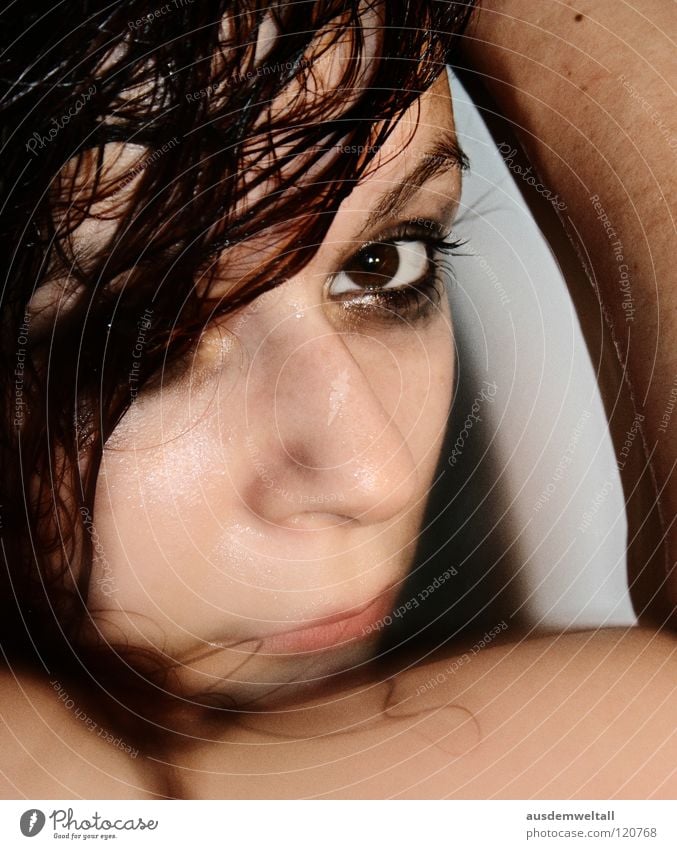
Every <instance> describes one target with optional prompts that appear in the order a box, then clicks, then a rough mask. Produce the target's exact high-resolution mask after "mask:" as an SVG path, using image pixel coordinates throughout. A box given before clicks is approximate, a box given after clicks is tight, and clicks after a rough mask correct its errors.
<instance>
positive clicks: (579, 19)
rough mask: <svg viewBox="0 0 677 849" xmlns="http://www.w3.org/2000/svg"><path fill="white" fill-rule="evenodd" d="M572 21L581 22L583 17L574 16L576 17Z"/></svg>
mask: <svg viewBox="0 0 677 849" xmlns="http://www.w3.org/2000/svg"><path fill="white" fill-rule="evenodd" d="M574 20H575V21H582V20H583V15H576V16H575V17H574Z"/></svg>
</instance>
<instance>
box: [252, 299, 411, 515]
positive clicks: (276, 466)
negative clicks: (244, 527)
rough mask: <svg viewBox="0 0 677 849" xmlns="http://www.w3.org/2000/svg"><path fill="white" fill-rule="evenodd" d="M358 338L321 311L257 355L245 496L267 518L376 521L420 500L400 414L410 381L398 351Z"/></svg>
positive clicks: (297, 321)
mask: <svg viewBox="0 0 677 849" xmlns="http://www.w3.org/2000/svg"><path fill="white" fill-rule="evenodd" d="M351 340H352V341H351ZM354 341H355V335H354V334H352V335H347V334H342V333H340V332H338V331H336V330H335V329H334V328H333V326H332V325H331V324H330V322H329V321H328V319H327V318H326V316H325V315H324V313H323V311H322V309H321V308H314V309H309V310H307V311H305V312H303V314H301V315H299V314H297V315H295V316H292V317H289V318H287V319H286V320H283V321H282V323H281V324H279V325H278V326H277V328H276V329H275V331H274V332H271V333H269V334H268V336H267V337H266V338H265V339H263V340H262V341H261V342H260V344H259V345H258V347H257V350H256V351H255V353H254V355H253V356H252V359H251V363H250V367H249V373H248V379H247V384H246V385H247V389H246V399H245V408H246V420H247V426H246V437H245V442H246V446H245V448H246V453H247V455H248V459H249V461H250V462H249V464H245V467H244V468H248V471H247V473H246V474H247V478H248V480H247V484H246V487H245V492H244V493H243V495H244V498H245V501H246V503H247V505H248V507H249V509H251V510H252V511H253V512H255V513H256V514H258V515H259V516H260V517H262V518H264V519H265V520H267V521H270V522H274V523H276V524H282V525H292V526H308V527H313V526H316V525H322V524H326V523H330V524H333V523H338V522H343V521H346V520H348V519H349V520H356V521H358V522H360V523H361V524H374V523H379V522H386V521H388V520H389V519H392V518H394V517H395V516H397V515H398V514H400V513H402V512H403V511H405V510H406V509H407V507H408V505H410V503H411V502H412V501H413V498H414V494H415V492H416V489H417V469H416V465H415V463H414V460H413V457H412V454H411V452H410V450H409V447H408V445H407V441H406V438H405V436H404V435H403V434H402V433H401V432H400V430H399V428H398V426H397V422H396V420H395V417H394V411H396V409H397V406H398V403H401V399H402V394H403V388H404V387H402V386H400V385H397V386H396V385H393V381H392V373H393V363H392V361H391V362H390V363H388V362H387V360H388V358H389V357H390V358H392V356H393V355H392V354H391V353H389V352H388V349H387V347H386V346H385V345H384V344H383V343H381V342H379V341H378V340H366V339H364V338H363V339H361V340H360V343H359V344H358V345H355V344H354ZM356 350H359V354H355V351H356ZM379 364H383V368H379ZM388 366H389V367H388ZM384 374H387V375H388V379H387V380H385V379H384ZM379 378H380V379H379Z"/></svg>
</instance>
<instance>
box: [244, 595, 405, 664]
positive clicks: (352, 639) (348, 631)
mask: <svg viewBox="0 0 677 849" xmlns="http://www.w3.org/2000/svg"><path fill="white" fill-rule="evenodd" d="M397 592H398V588H397V587H390V588H389V589H387V590H386V591H385V592H384V593H382V594H381V595H380V596H378V597H377V598H375V599H374V600H373V601H370V602H369V603H368V604H366V605H364V606H363V607H362V609H361V610H358V612H357V613H355V612H353V613H351V614H350V615H349V616H346V615H345V614H344V613H338V614H335V615H334V616H329V617H326V618H325V619H320V620H318V621H317V624H315V625H312V626H310V627H307V628H298V629H294V630H291V631H284V632H282V633H280V634H271V635H270V636H268V637H264V639H263V641H262V642H261V645H260V653H262V654H263V653H266V654H300V653H305V652H308V653H310V652H315V651H321V650H323V649H329V648H336V647H338V646H343V647H345V646H347V645H349V644H350V643H357V642H360V641H362V640H366V639H367V638H369V637H373V635H374V634H378V633H380V632H381V631H382V629H383V627H384V625H385V622H384V619H385V617H387V616H388V614H389V613H390V612H391V611H392V609H393V606H394V604H395V599H396V598H397Z"/></svg>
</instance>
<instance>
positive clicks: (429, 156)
mask: <svg viewBox="0 0 677 849" xmlns="http://www.w3.org/2000/svg"><path fill="white" fill-rule="evenodd" d="M469 167H470V160H469V159H468V157H467V156H466V154H465V153H464V152H463V150H462V149H461V146H460V144H459V143H458V140H457V138H456V135H455V134H454V133H451V132H448V133H446V134H445V135H444V136H442V137H441V138H440V139H438V141H437V142H436V143H435V144H434V145H433V147H432V148H430V150H428V151H427V152H426V153H423V154H421V161H420V162H419V163H418V165H417V166H416V167H415V168H414V169H413V170H412V171H411V172H410V173H409V174H407V175H406V176H405V177H404V178H403V180H402V182H401V183H398V184H397V185H396V186H395V187H394V188H393V189H391V190H390V191H389V192H387V193H386V194H385V195H384V196H383V197H382V198H381V199H380V200H379V202H378V203H377V204H376V206H375V207H374V209H373V210H372V211H371V212H370V214H369V217H368V219H367V221H366V227H365V229H370V228H371V227H374V226H377V225H378V224H379V223H381V222H382V221H383V219H384V218H389V217H393V216H394V215H395V214H396V213H397V212H399V211H400V210H401V209H402V208H403V207H404V206H406V204H407V203H408V201H409V200H411V198H412V197H413V196H414V195H415V194H416V193H417V192H418V191H419V190H420V189H421V187H422V186H423V185H424V184H425V183H427V182H429V181H430V180H432V179H433V178H434V177H437V176H438V175H440V174H443V173H445V172H447V171H451V170H453V169H455V168H458V169H459V170H460V171H467V170H468V168H469Z"/></svg>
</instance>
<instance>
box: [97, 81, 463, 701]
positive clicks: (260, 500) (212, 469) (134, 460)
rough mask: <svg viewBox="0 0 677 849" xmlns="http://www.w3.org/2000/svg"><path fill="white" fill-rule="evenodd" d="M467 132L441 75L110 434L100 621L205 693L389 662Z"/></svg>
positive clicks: (448, 339)
mask: <svg viewBox="0 0 677 849" xmlns="http://www.w3.org/2000/svg"><path fill="white" fill-rule="evenodd" d="M412 133H413V137H412ZM453 133H454V130H453V119H452V111H451V100H450V95H449V89H448V84H447V80H446V76H445V75H443V76H442V77H441V78H440V79H438V81H437V82H436V83H435V85H434V86H433V87H432V88H431V89H430V90H428V91H427V92H426V93H425V94H424V95H423V96H422V97H421V98H420V101H419V102H418V103H417V104H415V105H414V107H413V108H412V109H411V110H410V111H409V112H408V113H407V115H406V116H405V117H404V118H403V119H402V120H401V121H400V123H399V124H398V126H397V128H396V129H395V131H394V133H393V134H392V135H391V137H390V139H389V141H388V145H387V147H386V148H384V149H383V150H382V151H381V153H380V155H379V159H378V160H377V162H378V163H379V164H378V167H377V168H375V169H372V170H371V171H370V174H369V176H367V177H366V178H365V179H364V180H363V181H362V182H361V183H360V184H359V185H358V186H357V187H356V188H355V189H354V191H353V192H352V194H351V195H350V196H349V197H348V199H347V200H346V201H345V202H344V203H343V205H342V206H341V208H340V210H339V211H338V213H337V215H336V217H335V219H334V221H333V222H332V225H331V228H330V230H329V232H328V234H327V236H326V238H325V240H324V242H323V243H322V245H321V247H320V249H319V250H318V252H317V253H316V255H315V257H314V258H313V260H312V261H311V262H310V263H309V264H308V265H307V266H306V267H305V268H304V269H303V271H302V272H300V273H299V274H298V275H297V276H295V277H294V278H293V279H290V280H288V281H287V282H285V283H283V284H282V285H280V286H279V287H277V288H276V289H274V290H273V292H272V293H269V294H267V295H265V296H262V297H261V298H259V299H258V300H256V301H255V302H253V303H252V304H251V305H249V306H248V307H246V308H243V309H242V310H241V311H239V312H238V313H236V314H233V315H230V316H228V317H227V318H226V319H220V320H219V322H217V323H215V324H214V325H213V326H210V328H209V329H208V331H207V332H206V333H205V334H204V335H203V338H202V340H201V341H200V344H199V345H198V346H197V348H196V351H195V354H194V356H193V358H192V359H191V360H190V361H189V362H187V363H184V368H183V371H182V372H179V371H178V370H177V369H174V370H173V371H174V372H176V373H173V374H171V375H167V376H166V380H163V381H158V383H157V385H155V386H153V387H151V388H149V389H146V390H144V391H143V392H141V393H140V394H139V395H138V397H137V399H136V401H135V402H134V404H133V405H132V407H131V408H130V410H129V412H128V413H127V414H126V416H125V417H124V419H123V420H122V422H121V423H120V425H119V426H118V427H117V429H116V430H115V432H114V434H113V436H112V438H111V439H110V440H109V442H108V444H107V446H106V449H105V451H104V456H103V462H102V468H101V473H100V477H99V481H98V489H97V495H96V505H95V513H94V521H93V525H92V527H91V528H90V532H91V533H92V535H93V538H94V539H93V541H94V543H95V545H94V547H95V551H96V555H95V561H94V568H93V572H92V580H91V591H90V599H89V609H90V611H91V614H92V619H93V621H94V622H95V623H96V625H97V627H98V629H99V630H100V631H101V633H102V634H103V636H104V637H105V638H106V639H108V640H110V641H111V642H113V643H115V644H120V643H122V644H123V645H125V646H135V647H136V646H139V647H154V648H157V649H160V650H161V651H162V652H163V653H164V654H165V655H166V657H167V659H168V661H169V662H170V663H172V664H176V665H177V666H176V672H177V674H178V676H179V679H180V682H181V684H182V686H183V687H184V688H185V691H186V692H187V693H188V694H189V695H191V696H194V697H196V698H199V699H200V700H207V699H210V700H211V698H216V699H217V700H218V699H219V698H222V697H226V700H229V699H228V697H232V698H233V699H234V700H235V701H236V702H237V703H238V704H248V705H250V706H252V707H254V706H257V705H263V704H269V703H271V702H272V701H274V700H279V699H284V700H287V699H290V698H293V697H295V696H297V695H299V693H300V691H301V690H302V689H306V688H308V687H311V686H314V685H316V684H317V683H319V682H320V681H322V680H324V679H326V678H327V676H330V675H332V674H335V673H337V672H339V671H342V670H345V669H347V668H350V667H353V666H355V665H358V664H360V663H362V662H364V661H365V660H367V659H368V658H369V657H370V656H373V654H374V649H375V642H376V640H377V639H378V635H379V633H382V631H381V630H380V629H378V628H375V629H374V628H369V627H368V626H369V625H372V624H374V623H376V622H378V620H379V619H381V618H382V617H383V616H385V615H387V614H388V613H389V612H390V611H391V609H392V605H393V603H394V601H395V599H396V596H397V593H398V591H399V589H400V588H401V585H402V581H403V579H404V578H405V576H406V575H407V572H408V571H409V569H410V566H411V562H412V556H413V553H414V548H415V545H416V542H417V538H418V535H419V532H420V529H421V523H422V517H423V511H424V507H425V503H426V498H427V495H428V491H429V489H430V487H431V484H432V481H433V476H434V472H435V467H436V462H437V459H438V455H439V449H440V445H441V441H442V438H443V434H444V430H445V425H446V421H447V414H448V410H449V405H450V400H451V392H452V383H453V373H454V357H453V337H452V330H451V325H450V317H449V309H448V304H447V297H446V292H445V280H444V271H443V269H441V268H440V261H441V260H442V257H440V256H439V255H438V254H436V253H435V251H434V249H433V247H432V243H433V242H434V240H435V239H438V238H439V237H440V236H442V235H445V234H446V233H447V232H448V230H449V226H450V223H451V221H452V219H453V214H454V210H455V207H456V205H457V202H458V199H459V194H460V169H459V168H458V167H454V163H453V161H452V160H451V159H450V156H451V154H452V152H453V141H454V135H453ZM410 138H411V142H410V143H409V144H408V145H407V144H406V142H407V141H408V140H409V139H410ZM374 240H378V241H379V242H380V244H379V245H373V244H372V245H371V247H366V248H365V247H364V246H365V245H366V244H368V243H369V242H370V241H372V242H373V241H374ZM436 293H437V294H436ZM150 316H151V314H150V313H149V317H150ZM145 329H146V327H145V324H144V322H143V321H142V322H141V323H140V324H139V337H138V340H137V344H136V346H135V350H136V352H137V355H138V357H142V356H143V347H144V339H145V336H144V331H145ZM347 617H352V618H350V619H348V618H347ZM327 618H332V619H334V620H336V619H338V620H341V621H338V622H337V621H334V622H333V623H331V624H329V623H326V622H325V623H323V624H321V623H322V620H325V619H327ZM209 694H213V695H209Z"/></svg>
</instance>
